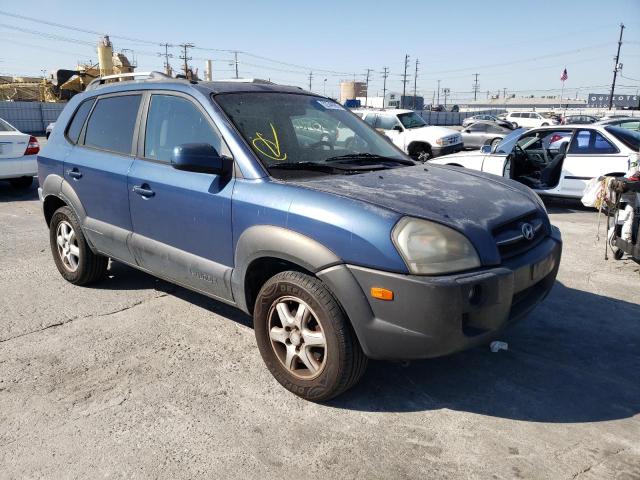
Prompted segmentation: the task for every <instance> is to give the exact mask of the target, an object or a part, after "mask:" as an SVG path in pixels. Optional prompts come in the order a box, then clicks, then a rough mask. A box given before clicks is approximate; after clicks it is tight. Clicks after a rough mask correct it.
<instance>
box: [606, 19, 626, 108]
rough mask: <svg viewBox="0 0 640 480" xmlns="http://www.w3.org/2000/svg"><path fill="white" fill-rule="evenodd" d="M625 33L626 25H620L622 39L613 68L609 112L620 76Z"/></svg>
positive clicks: (619, 41) (619, 42)
mask: <svg viewBox="0 0 640 480" xmlns="http://www.w3.org/2000/svg"><path fill="white" fill-rule="evenodd" d="M623 31H624V24H623V23H621V24H620V38H619V39H618V53H616V63H615V65H614V66H613V81H612V82H611V94H610V95H609V110H611V108H612V107H613V91H614V90H615V88H616V77H617V76H618V70H621V68H622V66H621V65H620V47H622V32H623Z"/></svg>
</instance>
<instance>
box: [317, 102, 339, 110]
mask: <svg viewBox="0 0 640 480" xmlns="http://www.w3.org/2000/svg"><path fill="white" fill-rule="evenodd" d="M316 101H317V102H318V103H319V104H320V105H322V106H323V107H324V108H326V109H327V110H343V108H342V106H340V105H339V104H337V103H335V102H330V101H329V100H316Z"/></svg>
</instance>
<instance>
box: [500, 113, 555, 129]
mask: <svg viewBox="0 0 640 480" xmlns="http://www.w3.org/2000/svg"><path fill="white" fill-rule="evenodd" d="M506 120H508V121H509V122H511V123H512V124H513V126H514V128H518V127H525V128H538V127H547V126H549V125H558V122H556V121H555V120H553V119H552V118H545V117H543V116H542V115H540V114H539V113H536V112H510V113H509V114H508V115H507V116H506Z"/></svg>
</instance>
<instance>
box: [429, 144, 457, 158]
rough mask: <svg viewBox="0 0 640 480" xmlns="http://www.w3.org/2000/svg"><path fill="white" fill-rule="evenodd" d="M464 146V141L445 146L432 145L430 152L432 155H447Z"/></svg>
mask: <svg viewBox="0 0 640 480" xmlns="http://www.w3.org/2000/svg"><path fill="white" fill-rule="evenodd" d="M463 148H464V143H456V144H455V145H447V146H446V147H437V146H436V147H434V146H431V154H432V155H433V156H434V157H440V156H442V155H449V154H450V153H456V152H459V151H461V150H462V149H463Z"/></svg>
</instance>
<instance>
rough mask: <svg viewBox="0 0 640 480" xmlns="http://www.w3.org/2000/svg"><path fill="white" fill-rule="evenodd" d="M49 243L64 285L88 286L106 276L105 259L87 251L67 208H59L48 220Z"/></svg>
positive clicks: (76, 223)
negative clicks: (67, 283) (66, 283)
mask: <svg viewBox="0 0 640 480" xmlns="http://www.w3.org/2000/svg"><path fill="white" fill-rule="evenodd" d="M59 237H60V239H59ZM49 244H50V245H51V253H52V255H53V260H54V262H55V264H56V267H58V271H59V272H60V275H62V277H63V278H64V279H65V280H67V281H68V282H70V283H73V284H74V285H89V284H91V283H94V282H97V281H98V280H100V279H102V278H104V276H105V275H106V273H107V266H108V263H109V259H108V258H107V257H104V256H102V255H98V254H95V253H93V252H92V251H91V249H90V248H89V245H87V241H86V240H85V238H84V233H83V232H82V228H80V222H79V221H78V218H77V217H76V215H75V213H73V210H71V209H70V208H69V207H60V208H59V209H58V210H56V211H55V213H54V214H53V216H52V217H51V223H50V225H49ZM74 247H75V248H74ZM74 252H75V253H74Z"/></svg>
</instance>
